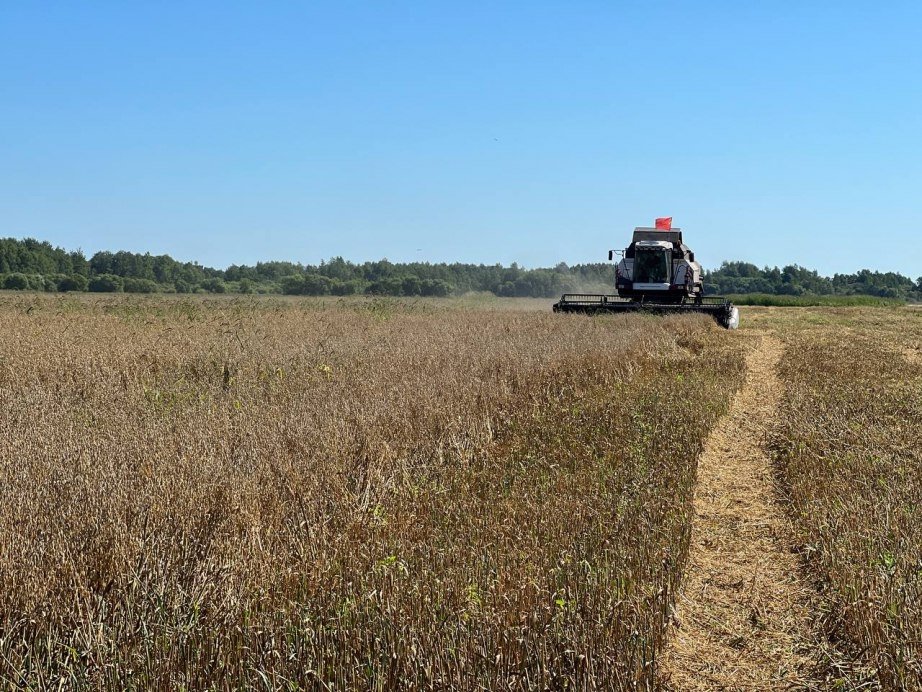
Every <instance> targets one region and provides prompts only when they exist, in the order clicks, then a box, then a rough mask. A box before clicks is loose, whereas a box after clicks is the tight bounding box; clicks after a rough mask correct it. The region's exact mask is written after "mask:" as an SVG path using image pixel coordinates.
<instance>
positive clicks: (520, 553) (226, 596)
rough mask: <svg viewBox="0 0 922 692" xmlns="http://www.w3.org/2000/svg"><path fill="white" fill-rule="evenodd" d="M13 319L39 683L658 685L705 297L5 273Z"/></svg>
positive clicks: (12, 495)
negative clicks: (272, 292)
mask: <svg viewBox="0 0 922 692" xmlns="http://www.w3.org/2000/svg"><path fill="white" fill-rule="evenodd" d="M0 330H2V333H3V339H2V340H0V406H2V411H3V414H2V418H0V440H2V443H0V661H2V662H0V672H2V680H3V683H4V684H5V685H6V686H16V685H25V686H29V687H33V688H45V687H51V686H57V685H63V686H66V687H77V686H89V687H111V688H123V687H127V686H133V687H145V688H149V687H153V688H180V687H185V688H206V687H217V688H224V687H250V686H255V685H260V686H269V687H286V686H287V687H289V688H291V689H299V688H310V689H325V688H329V689H385V688H388V689H390V688H394V687H403V688H438V689H448V688H463V689H474V688H481V687H491V688H496V689H525V688H547V687H554V688H561V687H564V686H566V685H570V686H575V687H576V688H581V689H585V688H594V687H606V688H610V687H623V688H629V687H632V686H634V685H640V686H649V685H652V684H653V680H654V675H655V668H656V656H657V655H658V652H659V650H660V648H661V646H662V643H663V633H664V630H665V625H666V622H667V618H666V613H667V610H668V607H669V604H670V602H671V600H672V594H673V591H674V589H675V588H676V584H677V582H678V580H679V578H680V575H681V570H682V566H683V563H684V560H685V554H686V550H687V543H688V535H689V524H690V516H689V513H690V502H689V501H690V496H691V490H692V486H693V483H694V471H695V459H696V457H697V455H698V453H699V451H700V447H701V443H702V441H703V439H704V437H705V436H706V434H707V431H708V429H709V428H710V426H711V425H712V424H713V422H714V421H715V419H716V417H717V416H718V415H719V414H720V413H721V412H722V411H723V410H724V408H725V406H726V403H727V400H728V397H729V395H730V394H731V393H732V391H733V390H734V388H735V387H736V386H737V385H738V383H739V381H740V377H741V371H742V358H741V350H742V349H741V346H740V345H739V344H738V343H737V342H735V341H733V340H732V339H730V338H729V337H728V335H727V333H726V332H724V331H722V330H719V329H718V328H716V327H715V326H714V325H712V324H711V323H710V321H708V320H707V319H706V318H699V319H694V318H666V319H656V318H643V317H623V318H600V319H589V318H584V317H568V316H561V315H551V314H548V313H532V312H521V311H515V310H511V309H505V308H504V307H503V306H500V307H499V308H498V309H494V310H483V309H470V308H469V307H464V306H461V307H459V306H458V305H457V304H453V303H450V302H447V301H443V302H418V303H406V304H401V303H396V302H393V301H351V302H344V303H332V302H327V303H323V302H317V301H306V300H304V301H281V300H275V301H273V300H258V301H249V300H248V301H235V300H212V301H206V300H199V299H195V300H181V299H178V298H169V297H161V298H148V299H140V300H139V299H129V298H102V299H93V298H90V297H83V298H51V297H43V296H23V295H20V296H3V297H2V299H0ZM900 559H902V558H900ZM898 564H900V565H901V564H902V562H900V563H898ZM875 569H876V567H875Z"/></svg>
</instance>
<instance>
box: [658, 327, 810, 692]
mask: <svg viewBox="0 0 922 692" xmlns="http://www.w3.org/2000/svg"><path fill="white" fill-rule="evenodd" d="M754 338H755V339H757V343H755V344H754V345H753V348H752V349H751V351H750V352H749V355H748V356H747V363H746V364H747V371H748V372H747V375H746V380H745V382H744V384H743V387H742V388H741V389H740V391H739V392H738V393H737V394H736V396H735V397H734V399H733V401H732V402H731V405H730V409H729V411H728V412H727V413H726V415H725V416H724V417H723V418H722V419H721V420H720V421H718V423H717V425H716V426H715V427H714V430H713V431H712V432H711V434H710V436H709V437H708V440H707V442H706V444H705V448H704V451H703V452H702V455H701V458H700V459H699V462H698V485H697V487H696V489H695V500H694V510H695V515H694V516H695V519H694V524H693V527H692V539H691V548H690V554H689V561H688V566H687V567H686V573H685V578H684V582H683V592H682V593H680V594H679V597H678V599H677V603H676V613H675V620H674V623H673V624H674V627H673V632H672V636H671V638H670V641H669V643H668V644H667V647H666V652H665V655H664V658H663V660H662V671H663V672H662V678H661V682H662V684H663V685H664V686H665V687H666V688H667V689H673V690H769V689H791V688H805V687H806V688H809V687H812V686H813V685H811V684H810V683H809V681H808V671H809V670H810V668H811V667H812V665H811V664H812V663H813V662H814V660H815V659H814V658H813V657H812V656H811V653H812V652H813V651H814V646H813V643H812V642H811V636H810V632H811V617H810V606H809V603H810V596H811V593H812V592H811V590H810V588H809V586H808V585H807V584H806V582H804V581H802V579H801V577H800V573H799V565H798V559H797V556H796V555H795V554H793V553H792V552H791V550H790V548H789V539H788V536H789V531H788V527H787V524H786V521H787V520H786V518H785V515H784V512H783V510H782V509H781V508H780V507H779V506H778V505H777V504H776V502H775V488H774V481H773V473H772V468H771V462H770V460H769V457H768V454H767V453H766V452H765V450H764V447H763V443H764V440H765V435H766V432H767V430H768V427H769V425H770V424H771V421H772V419H773V416H774V415H775V411H776V409H777V406H778V403H779V400H780V397H781V384H780V382H779V381H778V378H777V375H776V374H775V369H776V366H777V364H778V362H779V360H780V358H781V355H782V352H783V346H782V344H781V342H780V341H779V340H778V339H776V338H775V337H773V336H771V335H769V334H766V333H761V334H754Z"/></svg>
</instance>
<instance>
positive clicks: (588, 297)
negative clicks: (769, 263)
mask: <svg viewBox="0 0 922 692" xmlns="http://www.w3.org/2000/svg"><path fill="white" fill-rule="evenodd" d="M615 254H616V253H615V252H614V251H612V250H609V251H608V259H609V260H612V259H614V256H615ZM617 254H618V255H621V256H622V259H621V261H620V262H618V266H617V268H616V269H615V276H616V279H615V284H616V285H615V288H616V289H617V291H618V295H616V296H613V295H601V294H587V293H565V294H564V295H563V296H561V298H560V301H558V302H557V303H554V312H582V313H590V314H595V313H603V312H639V311H643V312H653V313H659V314H663V313H683V312H703V313H706V314H708V315H710V316H711V317H713V318H714V319H715V320H716V321H717V323H718V324H720V325H721V326H723V327H726V328H727V329H736V328H737V327H738V326H739V323H740V313H739V309H738V308H737V307H736V306H734V305H733V304H732V303H731V302H730V301H729V300H727V299H726V298H720V297H718V296H707V297H705V296H704V295H703V294H704V286H703V284H702V283H701V265H700V264H698V263H697V262H696V261H695V253H694V252H692V251H691V250H690V249H689V248H688V246H687V245H685V243H683V242H682V229H681V228H672V217H669V218H663V219H657V220H656V227H655V228H635V229H634V237H633V238H632V239H631V244H630V245H628V247H627V249H626V250H624V252H620V251H619V252H618V253H617Z"/></svg>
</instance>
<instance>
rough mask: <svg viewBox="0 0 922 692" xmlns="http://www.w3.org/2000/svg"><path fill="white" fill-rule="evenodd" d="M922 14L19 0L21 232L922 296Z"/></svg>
mask: <svg viewBox="0 0 922 692" xmlns="http://www.w3.org/2000/svg"><path fill="white" fill-rule="evenodd" d="M920 35H922V3H918V2H886V3H881V2H876V3H871V2H867V3H852V2H831V1H830V2H793V1H790V2H789V1H784V0H777V1H775V2H770V3H739V2H710V3H708V2H675V3H672V2H627V3H621V2H611V1H609V2H597V3H596V2H566V3H564V2H560V3H551V2H540V1H539V0H535V1H533V2H527V3H526V2H505V3H495V2H489V3H488V2H463V3H461V2H458V3H447V2H418V3H410V2H368V3H358V2H348V1H346V2H327V3H319V2H318V3H301V2H262V3H253V2H227V1H222V2H217V1H200V2H183V3H179V2H130V3H127V2H102V1H95V2H84V3H75V2H51V1H49V2H40V3H39V2H35V3H33V2H13V1H12V0H7V1H5V2H0V236H16V237H23V236H33V237H37V238H41V239H46V240H49V241H51V242H52V243H55V244H59V245H62V246H64V247H67V248H69V249H72V248H77V247H80V248H82V249H83V250H84V251H85V252H87V253H88V254H90V253H92V252H94V251H96V250H99V249H128V250H134V251H141V252H144V251H150V252H153V253H169V254H171V255H173V256H174V257H177V258H179V259H183V260H188V259H195V260H199V261H202V262H203V263H205V264H209V265H214V266H226V265H228V264H231V263H253V262H255V261H257V260H264V259H289V260H294V261H301V262H310V263H314V262H317V261H319V260H320V259H322V258H329V257H332V256H334V255H342V256H344V257H346V258H348V259H352V260H356V261H361V260H365V259H379V258H381V257H388V258H389V259H391V260H394V261H407V260H428V261H468V262H484V263H494V262H503V263H509V262H513V261H517V262H519V263H520V264H523V265H525V266H547V265H553V264H556V263H557V262H560V261H566V262H568V263H576V262H581V261H599V260H602V259H603V258H604V256H605V253H606V251H607V250H608V249H609V248H610V247H614V248H619V247H623V246H624V245H625V244H626V243H627V242H628V240H629V237H630V231H631V229H632V228H633V227H634V226H635V225H646V224H650V223H652V221H653V218H654V217H655V216H668V215H671V216H673V217H674V218H675V223H676V225H679V226H681V227H682V228H683V229H685V232H686V239H687V240H688V241H689V243H690V245H691V246H692V247H693V248H694V249H695V251H696V255H697V256H698V259H699V260H701V261H702V263H703V264H704V265H705V266H708V267H715V266H717V265H718V264H719V263H720V261H721V260H724V259H743V260H748V261H752V262H755V263H756V264H759V265H765V264H770V265H775V264H779V265H780V264H787V263H799V264H802V265H804V266H808V267H811V268H817V269H819V270H820V271H821V272H822V273H827V274H829V273H833V272H837V271H838V272H845V271H854V270H857V269H859V268H862V267H869V268H873V269H880V270H894V271H900V272H902V273H903V274H906V275H910V276H912V277H913V278H915V277H917V276H919V275H922V242H920V241H919V239H918V236H919V235H920V232H922V205H920V199H919V198H920V193H922V155H920V154H922V49H920V48H919V44H918V38H919V36H920Z"/></svg>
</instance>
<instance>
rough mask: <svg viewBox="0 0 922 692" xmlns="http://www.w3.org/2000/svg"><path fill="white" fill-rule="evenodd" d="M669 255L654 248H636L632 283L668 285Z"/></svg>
mask: <svg viewBox="0 0 922 692" xmlns="http://www.w3.org/2000/svg"><path fill="white" fill-rule="evenodd" d="M669 264H670V263H669V253H668V252H664V251H663V250H661V249H659V248H656V249H650V250H644V249H641V248H637V253H636V255H635V257H634V281H635V282H636V283H642V284H665V283H669Z"/></svg>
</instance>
